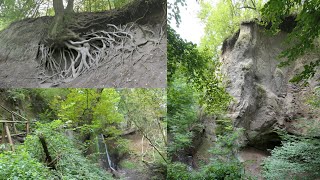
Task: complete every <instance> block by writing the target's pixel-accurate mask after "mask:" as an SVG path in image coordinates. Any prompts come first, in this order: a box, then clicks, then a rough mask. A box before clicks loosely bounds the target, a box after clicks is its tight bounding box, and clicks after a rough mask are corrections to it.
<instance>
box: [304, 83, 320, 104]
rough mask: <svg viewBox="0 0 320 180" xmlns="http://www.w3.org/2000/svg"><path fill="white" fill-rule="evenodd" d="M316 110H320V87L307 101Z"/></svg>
mask: <svg viewBox="0 0 320 180" xmlns="http://www.w3.org/2000/svg"><path fill="white" fill-rule="evenodd" d="M307 103H308V104H310V105H311V106H312V107H314V108H320V86H317V87H316V88H315V90H314V95H313V96H311V97H310V99H308V101H307Z"/></svg>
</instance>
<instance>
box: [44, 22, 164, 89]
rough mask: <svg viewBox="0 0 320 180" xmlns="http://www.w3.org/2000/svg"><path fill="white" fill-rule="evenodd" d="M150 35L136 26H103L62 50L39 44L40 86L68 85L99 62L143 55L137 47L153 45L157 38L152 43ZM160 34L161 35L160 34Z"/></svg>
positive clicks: (151, 32)
mask: <svg viewBox="0 0 320 180" xmlns="http://www.w3.org/2000/svg"><path fill="white" fill-rule="evenodd" d="M137 31H141V32H140V33H141V34H142V35H143V38H141V37H139V38H135V37H134V36H133V34H135V33H137ZM154 34H155V33H154V32H153V31H152V30H150V29H148V28H146V27H141V26H139V25H138V24H136V23H129V24H127V25H125V26H123V27H121V26H115V25H113V24H109V25H107V27H106V28H105V30H100V31H92V32H90V33H86V34H83V35H81V37H80V38H77V39H76V40H68V41H66V42H64V46H63V47H61V46H60V47H55V46H51V47H48V46H46V45H45V44H40V45H39V56H38V57H39V61H40V67H41V69H42V71H41V72H40V74H39V77H38V78H39V79H40V83H45V82H46V83H53V84H54V83H57V84H59V83H61V82H69V81H71V80H73V79H74V78H76V77H78V76H79V75H81V74H83V73H85V72H87V71H89V70H91V69H94V68H95V67H99V65H101V64H102V63H103V62H106V61H107V62H109V61H112V60H113V59H115V58H116V59H117V60H119V59H120V61H122V62H124V59H127V58H132V57H133V55H134V54H135V57H138V58H140V59H141V58H142V57H143V56H144V55H146V54H145V53H144V52H140V51H139V48H140V47H141V46H144V45H146V44H147V43H148V42H152V43H153V44H157V43H159V42H160V40H161V38H159V39H157V40H154V39H151V38H152V37H154ZM161 34H163V32H161Z"/></svg>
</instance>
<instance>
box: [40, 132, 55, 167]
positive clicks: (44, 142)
mask: <svg viewBox="0 0 320 180" xmlns="http://www.w3.org/2000/svg"><path fill="white" fill-rule="evenodd" d="M39 140H40V142H41V145H42V147H43V151H44V154H45V155H46V161H47V164H48V167H49V168H51V169H56V163H55V162H54V161H53V160H52V157H51V155H50V153H49V150H48V146H47V143H46V140H45V138H44V137H43V135H40V136H39Z"/></svg>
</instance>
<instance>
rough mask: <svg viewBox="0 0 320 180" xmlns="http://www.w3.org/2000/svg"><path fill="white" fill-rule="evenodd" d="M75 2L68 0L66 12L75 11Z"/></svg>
mask: <svg viewBox="0 0 320 180" xmlns="http://www.w3.org/2000/svg"><path fill="white" fill-rule="evenodd" d="M73 4H74V0H68V5H67V8H66V13H72V12H73Z"/></svg>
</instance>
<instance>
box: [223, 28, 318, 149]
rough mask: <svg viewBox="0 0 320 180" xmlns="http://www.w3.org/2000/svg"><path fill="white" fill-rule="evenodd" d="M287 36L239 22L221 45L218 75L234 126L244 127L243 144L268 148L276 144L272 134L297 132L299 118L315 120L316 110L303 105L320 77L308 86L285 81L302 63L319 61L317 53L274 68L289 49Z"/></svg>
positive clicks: (276, 137) (274, 136)
mask: <svg viewBox="0 0 320 180" xmlns="http://www.w3.org/2000/svg"><path fill="white" fill-rule="evenodd" d="M286 36H287V34H286V33H285V32H280V33H279V34H278V35H275V36H273V35H268V34H266V33H265V30H264V29H263V28H261V27H259V26H258V25H257V24H255V23H252V22H244V23H242V24H241V26H240V30H239V32H238V33H236V34H235V35H234V36H233V37H232V38H230V39H228V40H226V41H225V43H224V45H223V53H222V55H221V61H222V63H223V67H222V71H223V74H224V75H225V76H226V78H227V84H228V86H227V91H228V92H229V93H230V94H231V95H232V96H233V97H234V100H235V101H234V103H233V104H232V105H231V106H230V111H229V113H230V114H229V115H230V117H231V118H232V119H233V120H234V123H235V125H236V126H237V127H243V128H244V129H245V135H244V142H245V144H248V145H253V146H256V147H259V148H263V149H266V148H272V146H274V145H276V144H278V143H280V139H279V137H278V135H277V134H276V133H274V130H276V129H284V130H286V131H288V132H291V133H300V132H301V131H300V130H299V129H297V128H296V127H294V124H295V123H296V122H297V121H298V120H299V119H301V118H313V119H314V118H315V119H319V117H318V115H317V113H318V112H314V111H313V110H312V109H311V107H309V106H308V105H306V103H305V101H306V99H307V98H308V97H310V95H311V94H312V90H313V89H314V87H315V86H319V83H318V82H319V79H320V76H319V74H316V76H315V77H314V78H313V79H312V80H310V86H308V87H302V86H300V85H297V84H292V83H289V80H290V79H291V78H292V77H293V76H294V75H295V74H296V73H297V72H300V71H302V70H303V65H304V63H306V62H310V61H313V60H316V59H318V58H319V57H320V54H317V53H313V54H308V55H305V56H303V57H301V58H299V59H298V60H297V61H296V62H295V63H293V64H292V65H290V66H289V67H285V68H279V67H277V65H278V63H279V61H278V60H277V56H278V55H279V53H280V52H281V51H282V50H284V49H285V48H286V47H288V44H285V38H286ZM317 83H318V84H317Z"/></svg>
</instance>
